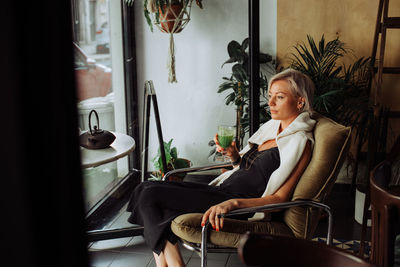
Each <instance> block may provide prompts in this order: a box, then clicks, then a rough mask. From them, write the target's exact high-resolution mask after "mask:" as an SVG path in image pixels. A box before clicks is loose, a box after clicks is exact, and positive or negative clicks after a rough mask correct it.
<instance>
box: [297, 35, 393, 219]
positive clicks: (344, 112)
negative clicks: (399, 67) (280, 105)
mask: <svg viewBox="0 0 400 267" xmlns="http://www.w3.org/2000/svg"><path fill="white" fill-rule="evenodd" d="M307 41H308V45H306V44H304V43H303V44H299V45H296V46H294V48H295V51H296V52H295V53H293V54H292V56H293V57H292V62H291V65H290V67H291V68H294V69H297V70H299V71H301V72H303V73H305V74H307V75H308V76H309V77H310V78H311V79H312V80H313V81H314V84H315V93H314V109H315V110H316V111H317V112H319V113H321V114H323V115H325V116H327V117H330V118H332V119H333V120H336V121H338V122H339V123H341V124H344V125H346V126H351V127H352V128H353V129H354V131H355V137H356V138H355V139H354V140H355V142H357V149H356V150H357V151H356V156H355V157H354V156H352V155H351V153H349V155H348V162H349V163H350V162H351V163H352V165H353V168H352V169H353V180H355V177H356V176H357V170H358V163H359V159H360V152H361V148H362V146H363V145H364V144H365V143H368V146H370V145H371V142H368V140H370V138H375V139H377V140H383V141H382V142H380V143H379V146H378V148H377V151H378V152H381V153H378V157H376V156H374V157H375V160H371V159H370V158H368V159H367V173H365V174H364V175H361V179H360V181H358V182H357V190H356V199H357V198H360V199H363V196H361V197H357V195H360V194H361V195H364V192H365V190H367V188H366V184H367V179H368V178H369V173H368V168H371V166H374V165H375V163H376V162H372V161H377V160H379V155H380V154H382V152H384V151H385V147H386V142H385V140H386V132H385V130H384V129H386V127H381V125H383V124H384V123H385V122H384V118H385V116H386V115H385V114H386V113H387V110H381V111H379V113H380V114H379V115H378V116H377V117H378V119H377V121H376V116H374V114H373V113H374V111H373V109H372V107H371V106H372V105H371V103H370V84H371V82H372V81H371V77H372V76H371V72H372V69H371V62H370V58H364V57H361V58H358V59H355V61H354V63H353V64H351V65H349V66H346V65H345V64H340V65H339V63H338V61H339V60H341V59H342V58H343V57H345V56H346V55H347V54H348V52H349V49H348V48H346V46H345V44H344V43H343V42H341V41H340V40H339V38H336V39H334V40H331V41H329V42H325V38H324V36H322V37H321V40H320V41H319V43H318V44H316V43H315V42H314V39H313V38H312V37H311V36H307ZM375 115H377V114H375ZM376 127H378V128H379V129H378V131H376V129H375V128H376ZM375 131H376V132H378V133H379V136H376V132H375ZM370 149H371V148H368V150H370ZM373 150H374V149H373ZM373 150H371V151H373ZM349 165H350V164H349ZM361 201H363V200H361ZM357 206H360V205H357V203H356V207H357ZM356 213H357V210H356Z"/></svg>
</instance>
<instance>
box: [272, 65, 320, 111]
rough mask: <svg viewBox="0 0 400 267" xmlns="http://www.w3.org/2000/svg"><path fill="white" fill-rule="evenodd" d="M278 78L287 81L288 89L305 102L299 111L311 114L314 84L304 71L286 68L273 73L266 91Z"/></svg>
mask: <svg viewBox="0 0 400 267" xmlns="http://www.w3.org/2000/svg"><path fill="white" fill-rule="evenodd" d="M279 80H285V81H287V82H288V83H289V89H290V91H291V92H292V94H293V96H295V97H303V98H304V100H305V102H304V105H303V107H302V108H301V110H300V111H301V112H304V111H307V112H308V113H309V114H310V115H312V114H313V112H314V111H313V107H312V101H313V98H314V91H315V86H314V82H313V81H312V80H311V79H310V77H308V76H307V75H305V74H304V73H302V72H300V71H298V70H294V69H286V70H284V71H282V72H279V73H277V74H275V75H274V76H273V77H272V78H271V79H270V81H269V83H268V91H269V89H270V88H271V85H272V84H273V83H274V82H276V81H279Z"/></svg>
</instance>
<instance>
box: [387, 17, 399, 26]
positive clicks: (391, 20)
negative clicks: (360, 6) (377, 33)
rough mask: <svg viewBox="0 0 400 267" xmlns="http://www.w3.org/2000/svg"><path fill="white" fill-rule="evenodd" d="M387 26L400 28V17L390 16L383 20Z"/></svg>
mask: <svg viewBox="0 0 400 267" xmlns="http://www.w3.org/2000/svg"><path fill="white" fill-rule="evenodd" d="M383 24H384V26H386V27H387V28H400V17H390V18H386V19H384V20H383Z"/></svg>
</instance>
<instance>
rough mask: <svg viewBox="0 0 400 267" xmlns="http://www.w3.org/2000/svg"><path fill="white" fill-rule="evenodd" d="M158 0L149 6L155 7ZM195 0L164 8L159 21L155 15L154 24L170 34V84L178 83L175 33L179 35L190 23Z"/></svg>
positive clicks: (152, 1)
mask: <svg viewBox="0 0 400 267" xmlns="http://www.w3.org/2000/svg"><path fill="white" fill-rule="evenodd" d="M155 1H156V0H149V2H148V4H149V5H152V4H153V5H154V2H155ZM192 2H193V0H189V1H183V3H182V4H181V5H169V6H164V7H163V9H164V10H161V8H160V9H159V13H160V16H159V18H158V19H157V18H156V17H155V15H154V13H153V16H154V18H153V20H154V24H155V25H157V27H158V28H159V29H160V31H162V32H165V33H168V34H169V35H170V37H169V49H168V62H167V68H168V70H169V74H168V82H169V83H176V82H177V80H176V73H175V45H174V33H179V32H181V31H182V30H183V28H184V27H185V26H186V24H188V22H189V21H190V11H191V9H192Z"/></svg>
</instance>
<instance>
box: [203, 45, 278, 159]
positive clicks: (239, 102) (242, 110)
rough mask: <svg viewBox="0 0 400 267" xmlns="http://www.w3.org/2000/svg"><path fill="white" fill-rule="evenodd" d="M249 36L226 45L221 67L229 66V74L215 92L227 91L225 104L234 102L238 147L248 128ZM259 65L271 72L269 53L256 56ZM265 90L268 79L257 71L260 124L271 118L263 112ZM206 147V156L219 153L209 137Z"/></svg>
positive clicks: (272, 61) (271, 63) (265, 104)
mask: <svg viewBox="0 0 400 267" xmlns="http://www.w3.org/2000/svg"><path fill="white" fill-rule="evenodd" d="M248 46H249V38H246V39H244V40H243V42H242V43H241V44H239V43H238V42H237V41H235V40H233V41H231V42H229V44H228V46H227V50H228V55H229V59H228V60H226V61H225V62H224V63H223V64H222V66H221V68H222V67H223V66H224V65H225V64H231V63H233V65H232V74H231V76H230V77H223V78H222V79H223V80H225V81H224V82H223V83H222V84H221V85H220V86H219V88H218V93H222V92H226V91H229V94H228V95H227V96H226V98H225V99H226V102H225V104H226V105H231V104H234V105H235V106H236V137H237V144H238V146H239V148H241V147H242V144H243V138H244V136H245V134H246V133H247V132H248V131H249V77H250V73H249V53H248V51H247V50H248ZM259 62H260V65H261V64H263V65H264V66H266V67H267V68H268V70H269V71H270V72H271V73H274V72H275V61H274V60H273V59H272V56H271V55H269V54H265V53H260V55H259ZM267 89H268V79H267V77H266V76H265V75H264V74H263V73H261V72H260V97H261V101H260V122H261V123H264V122H266V121H268V120H269V119H270V118H271V117H270V114H269V113H268V112H267V111H266V107H267ZM209 146H210V147H212V149H211V151H210V154H209V157H210V156H212V155H214V160H215V158H216V156H220V153H218V152H216V150H215V143H214V141H213V140H211V141H210V142H209Z"/></svg>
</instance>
